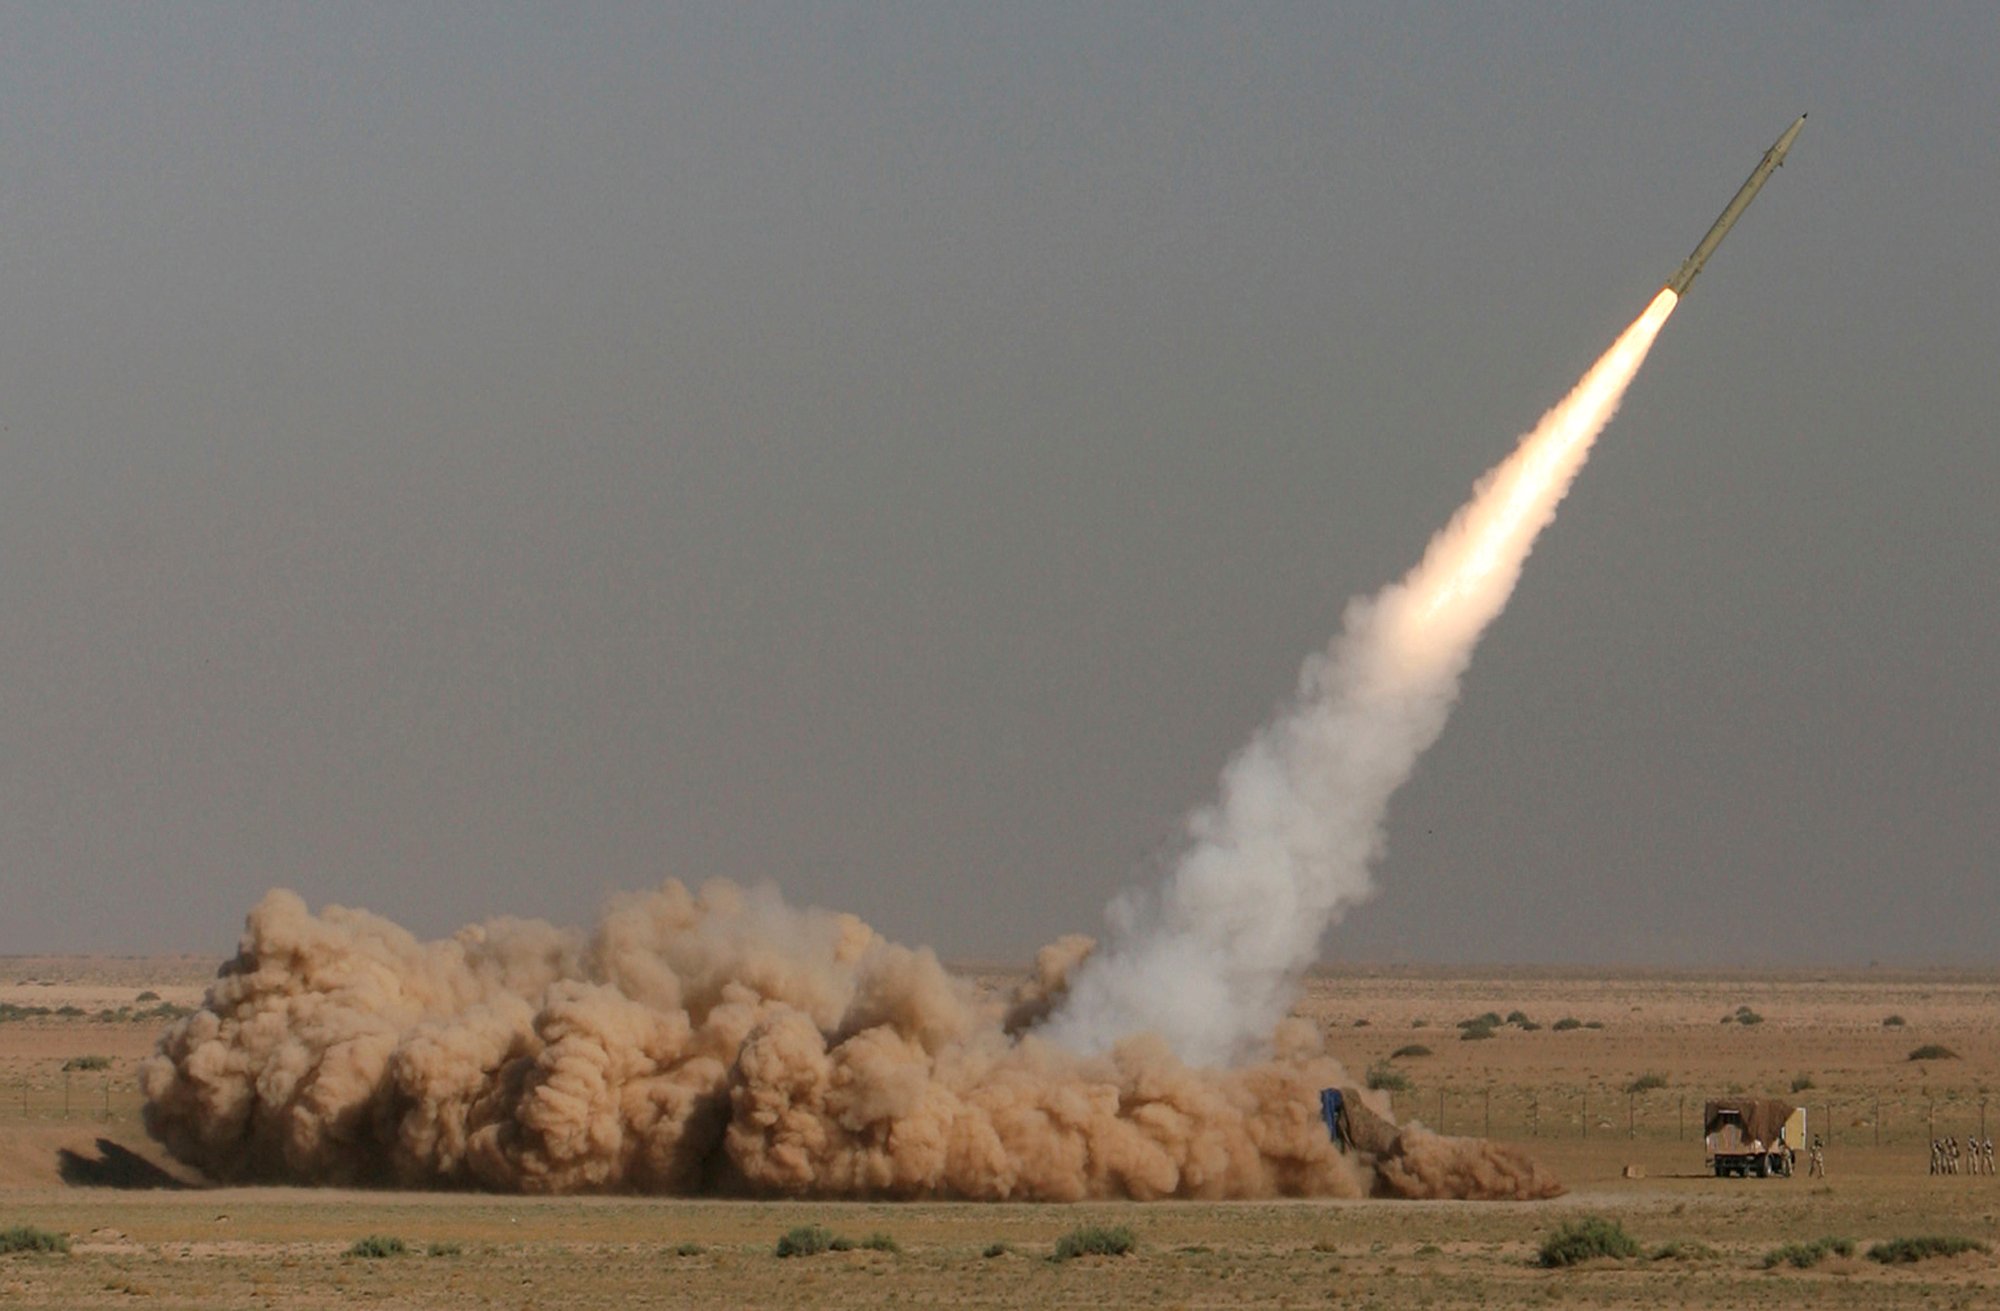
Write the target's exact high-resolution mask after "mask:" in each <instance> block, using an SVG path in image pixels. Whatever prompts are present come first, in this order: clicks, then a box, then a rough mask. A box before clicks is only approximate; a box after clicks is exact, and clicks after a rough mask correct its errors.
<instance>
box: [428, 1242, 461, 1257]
mask: <svg viewBox="0 0 2000 1311" xmlns="http://www.w3.org/2000/svg"><path fill="white" fill-rule="evenodd" d="M424 1255H425V1256H463V1255H465V1249H464V1248H463V1247H460V1246H459V1245H458V1244H457V1243H432V1244H431V1245H430V1246H429V1247H426V1248H425V1249H424Z"/></svg>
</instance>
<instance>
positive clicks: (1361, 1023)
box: [1354, 1018, 1368, 1029]
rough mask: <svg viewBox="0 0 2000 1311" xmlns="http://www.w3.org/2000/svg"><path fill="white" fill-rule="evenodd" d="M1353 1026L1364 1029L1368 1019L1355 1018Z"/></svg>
mask: <svg viewBox="0 0 2000 1311" xmlns="http://www.w3.org/2000/svg"><path fill="white" fill-rule="evenodd" d="M1354 1027H1355V1028H1357V1029H1365V1028H1367V1027H1368V1021H1367V1020H1366V1019H1365V1018H1364V1019H1359V1020H1356V1021H1355V1022H1354Z"/></svg>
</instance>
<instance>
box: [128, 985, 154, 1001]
mask: <svg viewBox="0 0 2000 1311" xmlns="http://www.w3.org/2000/svg"><path fill="white" fill-rule="evenodd" d="M159 999H160V994H159V993H157V992H154V991H153V990H152V989H151V988H148V989H146V990H145V991H144V992H142V993H140V994H139V995H138V996H136V997H134V998H133V999H132V1000H133V1001H158V1000H159Z"/></svg>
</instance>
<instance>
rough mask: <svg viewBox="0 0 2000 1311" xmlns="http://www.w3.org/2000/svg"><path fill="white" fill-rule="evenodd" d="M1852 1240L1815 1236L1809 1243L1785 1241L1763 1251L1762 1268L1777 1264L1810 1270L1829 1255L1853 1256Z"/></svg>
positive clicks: (1767, 1268) (1769, 1267)
mask: <svg viewBox="0 0 2000 1311" xmlns="http://www.w3.org/2000/svg"><path fill="white" fill-rule="evenodd" d="M1853 1255H1854V1240H1853V1239H1851V1238H1817V1239H1814V1240H1813V1241H1812V1242H1810V1243H1786V1244H1785V1245H1784V1246H1783V1247H1774V1248H1772V1249H1771V1250H1770V1251H1768V1252H1766V1253H1764V1268H1765V1269H1766V1270H1769V1269H1771V1268H1772V1267H1774V1266H1778V1265H1794V1266H1797V1267H1798V1268H1799V1269H1801V1270H1810V1269H1812V1268H1813V1267H1814V1266H1816V1265H1818V1264H1819V1263H1820V1262H1821V1261H1824V1260H1826V1258H1827V1257H1829V1256H1853Z"/></svg>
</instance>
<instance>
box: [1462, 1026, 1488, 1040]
mask: <svg viewBox="0 0 2000 1311" xmlns="http://www.w3.org/2000/svg"><path fill="white" fill-rule="evenodd" d="M1492 1036H1493V1030H1492V1029H1490V1028H1488V1027H1487V1026H1486V1025H1484V1024H1481V1025H1476V1026H1474V1027H1473V1028H1470V1029H1460V1030H1459V1031H1458V1040H1459V1041H1460V1042H1478V1041H1479V1040H1480V1039H1482V1038H1491V1037H1492Z"/></svg>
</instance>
